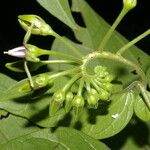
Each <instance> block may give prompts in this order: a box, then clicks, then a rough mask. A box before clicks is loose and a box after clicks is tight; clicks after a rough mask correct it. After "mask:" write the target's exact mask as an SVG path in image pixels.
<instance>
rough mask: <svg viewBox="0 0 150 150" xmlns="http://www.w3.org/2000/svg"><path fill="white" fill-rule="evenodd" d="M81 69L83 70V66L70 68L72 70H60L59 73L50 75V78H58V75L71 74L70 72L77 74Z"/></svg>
mask: <svg viewBox="0 0 150 150" xmlns="http://www.w3.org/2000/svg"><path fill="white" fill-rule="evenodd" d="M80 71H81V68H80V67H77V68H74V69H70V70H65V71H62V72H58V73H55V74H52V75H50V76H49V80H51V79H56V78H58V77H61V76H65V75H69V74H76V73H79V72H80Z"/></svg>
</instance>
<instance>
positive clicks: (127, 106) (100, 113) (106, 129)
mask: <svg viewBox="0 0 150 150" xmlns="http://www.w3.org/2000/svg"><path fill="white" fill-rule="evenodd" d="M133 102H134V95H133V93H132V92H128V93H124V94H119V95H114V96H113V97H112V103H110V104H109V103H108V104H105V105H104V104H102V105H100V106H99V108H98V109H97V110H84V111H85V112H84V113H82V116H81V119H80V121H81V123H82V128H81V130H82V131H83V132H85V133H86V134H88V135H90V136H92V137H94V138H96V139H104V138H107V137H110V136H113V135H115V134H117V133H118V132H120V131H121V130H122V129H123V128H124V127H125V126H126V125H127V124H128V122H129V121H130V119H131V117H132V115H133Z"/></svg>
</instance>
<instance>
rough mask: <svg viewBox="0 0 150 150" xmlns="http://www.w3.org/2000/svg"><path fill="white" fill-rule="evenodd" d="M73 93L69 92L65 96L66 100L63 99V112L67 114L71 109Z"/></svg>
mask: <svg viewBox="0 0 150 150" xmlns="http://www.w3.org/2000/svg"><path fill="white" fill-rule="evenodd" d="M73 97H74V95H73V93H72V92H71V91H69V92H68V93H67V94H66V99H65V110H66V112H69V111H70V109H71V107H72V100H73Z"/></svg>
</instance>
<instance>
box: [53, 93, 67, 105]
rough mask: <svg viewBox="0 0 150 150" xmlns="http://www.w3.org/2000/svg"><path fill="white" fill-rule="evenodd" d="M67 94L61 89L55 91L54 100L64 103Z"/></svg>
mask: <svg viewBox="0 0 150 150" xmlns="http://www.w3.org/2000/svg"><path fill="white" fill-rule="evenodd" d="M65 95H66V94H65V92H64V91H62V90H59V91H57V92H55V93H54V95H53V99H54V101H57V102H59V103H63V102H64V100H65Z"/></svg>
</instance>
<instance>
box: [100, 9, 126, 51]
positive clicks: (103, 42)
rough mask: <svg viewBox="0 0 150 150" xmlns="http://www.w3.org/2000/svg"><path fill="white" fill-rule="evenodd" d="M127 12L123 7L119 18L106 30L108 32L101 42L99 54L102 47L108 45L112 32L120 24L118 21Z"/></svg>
mask: <svg viewBox="0 0 150 150" xmlns="http://www.w3.org/2000/svg"><path fill="white" fill-rule="evenodd" d="M128 11H129V10H127V9H126V8H125V7H123V9H122V11H121V12H120V14H119V16H118V17H117V19H116V20H115V22H114V23H113V25H112V26H111V27H110V29H109V30H108V32H107V33H106V35H105V36H104V38H103V40H102V42H101V43H100V46H99V48H98V51H100V52H102V51H103V49H104V47H105V46H106V44H107V43H108V41H109V39H110V38H111V36H112V34H113V32H114V30H115V29H116V27H117V26H118V24H119V23H120V21H121V20H122V19H123V17H124V16H125V15H126V14H127V13H128Z"/></svg>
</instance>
